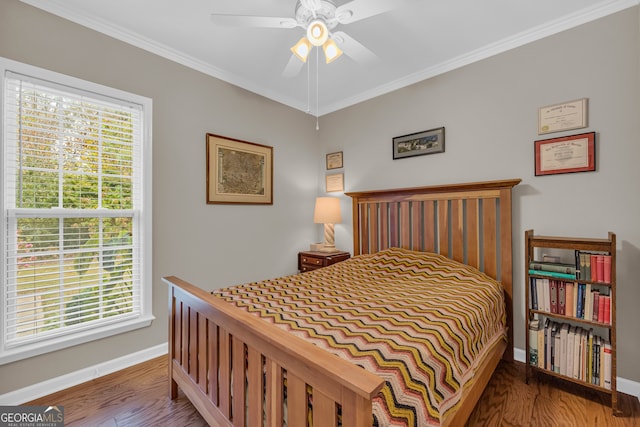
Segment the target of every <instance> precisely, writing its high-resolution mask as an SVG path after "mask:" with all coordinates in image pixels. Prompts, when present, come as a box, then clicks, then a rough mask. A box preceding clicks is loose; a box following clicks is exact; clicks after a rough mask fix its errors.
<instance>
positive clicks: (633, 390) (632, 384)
mask: <svg viewBox="0 0 640 427" xmlns="http://www.w3.org/2000/svg"><path fill="white" fill-rule="evenodd" d="M513 358H514V359H515V360H517V361H518V362H522V363H525V360H526V352H525V351H524V349H521V348H514V349H513ZM617 381H618V391H620V392H622V393H625V394H630V395H631V396H635V397H637V398H638V400H640V383H639V382H636V381H631V380H627V379H625V378H621V377H617Z"/></svg>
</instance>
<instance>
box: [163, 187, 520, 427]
mask: <svg viewBox="0 0 640 427" xmlns="http://www.w3.org/2000/svg"><path fill="white" fill-rule="evenodd" d="M519 182H520V180H519V179H515V180H504V181H491V182H478V183H468V184H454V185H442V186H432V187H420V188H410V189H397V190H382V191H367V192H353V193H347V195H348V196H350V197H352V199H353V230H354V233H353V234H354V255H358V254H364V253H373V252H377V251H379V250H382V249H385V248H387V247H394V246H395V247H403V248H407V249H412V250H419V251H432V252H437V253H440V254H442V255H445V256H448V257H450V258H453V259H455V260H457V261H460V262H464V263H466V264H469V265H472V266H474V267H477V268H479V269H480V270H482V271H484V272H485V273H486V274H488V275H490V276H492V277H494V278H497V279H498V280H500V281H501V282H502V285H503V287H504V290H505V300H506V305H507V325H508V341H507V342H504V341H501V342H500V343H499V345H496V346H494V348H493V349H492V350H491V352H490V353H489V354H488V355H487V356H486V357H485V358H484V360H483V361H482V363H481V365H480V366H479V367H478V369H477V372H476V375H475V376H474V379H473V380H472V381H471V384H470V385H468V386H466V387H465V388H464V391H463V399H462V401H461V403H460V405H459V407H458V409H457V410H456V411H455V413H453V415H451V416H449V417H448V418H446V419H444V420H442V421H443V425H447V426H454V425H464V423H465V421H466V420H467V418H468V417H469V415H470V414H471V412H472V411H473V408H474V407H475V404H476V402H477V401H478V399H479V398H480V396H481V395H482V392H483V390H484V388H485V387H486V384H487V383H488V382H489V379H490V378H491V375H492V374H493V372H494V370H495V368H496V366H497V364H498V363H499V361H500V359H501V358H504V359H506V360H513V329H512V325H513V303H512V295H513V294H512V253H511V252H512V251H511V249H512V248H511V189H512V187H513V186H515V185H517V184H518V183H519ZM163 280H164V281H165V282H166V283H167V284H168V285H169V377H170V397H171V399H175V398H177V396H178V388H180V389H181V390H182V391H183V392H184V394H185V395H186V396H187V398H188V399H189V400H190V401H191V402H192V403H193V405H194V406H195V407H196V408H197V409H198V411H199V412H200V413H201V414H202V416H203V417H204V418H205V420H206V421H207V422H208V423H209V424H210V425H215V426H218V425H219V426H245V425H247V426H257V425H262V423H263V420H264V421H265V422H266V425H267V426H281V425H282V420H283V417H284V414H283V412H284V411H283V401H284V386H283V377H284V375H285V372H286V379H287V386H286V389H287V398H286V406H287V414H286V417H287V420H288V425H289V426H291V427H297V426H300V425H306V420H307V408H308V398H307V390H308V389H309V387H310V388H311V389H312V393H313V412H312V413H313V419H314V425H316V426H337V421H335V422H333V423H332V422H331V421H332V420H337V415H336V414H337V405H339V406H340V407H341V411H342V412H341V413H342V425H343V426H344V427H370V426H371V422H372V419H373V418H372V403H371V400H372V398H373V397H375V396H376V395H377V393H378V392H379V390H380V389H381V388H382V386H383V383H384V382H383V380H382V379H381V378H380V377H378V376H377V375H375V374H373V373H371V372H368V371H366V370H364V369H362V368H360V367H358V366H356V365H353V364H351V363H350V362H347V361H346V360H343V359H341V358H339V357H337V356H335V355H333V354H331V353H328V352H326V351H324V350H322V349H320V348H318V347H317V346H315V345H313V344H311V343H309V342H307V341H304V340H303V339H301V338H298V337H295V336H293V335H290V334H289V333H287V332H286V331H284V330H282V329H280V328H279V327H278V326H276V325H272V324H270V323H267V322H265V321H264V320H262V319H260V318H258V317H256V316H254V315H252V314H249V313H247V312H245V311H244V310H242V309H239V308H237V307H235V306H234V305H232V304H230V303H227V302H224V301H223V300H222V299H219V298H217V297H214V296H213V295H211V294H210V293H209V292H207V291H204V290H202V289H200V288H198V287H196V286H194V285H191V284H189V283H187V282H185V281H183V280H181V279H179V278H177V277H173V276H171V277H165V278H163ZM283 343H286V345H282V344H283ZM234 367H236V369H234ZM238 367H239V368H238Z"/></svg>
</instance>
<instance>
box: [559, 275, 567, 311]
mask: <svg viewBox="0 0 640 427" xmlns="http://www.w3.org/2000/svg"><path fill="white" fill-rule="evenodd" d="M557 287H558V314H565V313H566V310H567V308H566V300H567V296H566V288H565V283H564V282H558V284H557Z"/></svg>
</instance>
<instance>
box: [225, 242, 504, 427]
mask: <svg viewBox="0 0 640 427" xmlns="http://www.w3.org/2000/svg"><path fill="white" fill-rule="evenodd" d="M213 294H214V295H217V296H219V297H220V298H223V299H224V300H226V301H228V302H231V303H233V304H234V305H236V306H238V307H240V308H242V309H244V310H246V311H247V312H249V313H252V314H254V315H256V316H259V317H261V318H263V319H264V320H266V321H268V322H271V323H273V324H275V325H277V326H278V327H280V328H282V329H285V330H287V331H289V332H290V333H291V334H294V335H296V336H298V337H301V338H303V339H305V340H308V341H311V342H312V343H314V344H315V345H317V346H318V347H320V348H322V349H324V350H326V351H329V352H331V353H333V354H335V355H337V356H339V357H342V358H344V359H347V360H349V361H351V362H352V363H354V364H356V365H358V366H361V367H362V368H364V369H367V370H369V371H371V372H374V373H376V374H377V375H379V376H380V377H381V378H383V379H384V381H385V385H384V386H383V388H382V390H381V392H380V393H379V395H378V396H377V397H376V398H374V400H373V420H372V425H374V426H434V425H440V422H441V420H443V419H444V418H445V417H446V416H447V414H449V413H450V412H451V411H454V410H455V409H456V407H457V406H458V405H459V403H460V396H461V393H462V391H463V390H464V388H465V386H466V385H468V384H470V382H471V381H473V376H474V372H475V369H476V367H477V366H478V364H479V363H481V361H482V360H483V358H484V356H485V355H486V354H487V353H488V351H489V350H490V349H491V348H492V347H493V346H494V345H496V343H498V342H499V341H500V340H506V312H505V303H504V296H503V290H502V287H501V286H500V283H499V282H497V281H495V280H494V279H492V278H490V277H489V276H487V275H485V274H484V273H482V272H480V271H478V270H476V269H474V268H472V267H470V266H467V265H465V264H461V263H458V262H456V261H453V260H450V259H448V258H446V257H443V256H440V255H437V254H433V253H427V252H414V251H409V250H404V249H399V248H390V249H386V250H383V251H380V252H378V253H375V254H368V255H359V256H355V257H353V258H351V259H349V260H346V261H343V262H340V263H338V264H334V265H332V266H329V267H325V268H321V269H318V270H314V271H311V272H308V273H304V274H297V275H292V276H286V277H281V278H277V279H271V280H263V281H260V282H255V283H248V284H243V285H237V286H231V287H228V288H224V289H219V290H216V291H214V292H213Z"/></svg>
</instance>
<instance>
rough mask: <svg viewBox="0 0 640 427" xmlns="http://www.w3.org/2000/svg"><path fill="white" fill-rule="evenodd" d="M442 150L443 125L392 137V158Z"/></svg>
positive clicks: (441, 151)
mask: <svg viewBox="0 0 640 427" xmlns="http://www.w3.org/2000/svg"><path fill="white" fill-rule="evenodd" d="M443 152H444V127H441V128H436V129H430V130H425V131H423V132H416V133H411V134H409V135H403V136H396V137H395V138H393V160H396V159H404V158H405V157H413V156H423V155H425V154H434V153H443Z"/></svg>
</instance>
